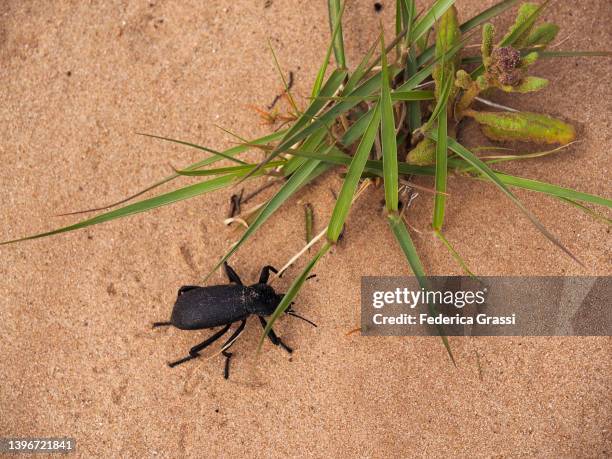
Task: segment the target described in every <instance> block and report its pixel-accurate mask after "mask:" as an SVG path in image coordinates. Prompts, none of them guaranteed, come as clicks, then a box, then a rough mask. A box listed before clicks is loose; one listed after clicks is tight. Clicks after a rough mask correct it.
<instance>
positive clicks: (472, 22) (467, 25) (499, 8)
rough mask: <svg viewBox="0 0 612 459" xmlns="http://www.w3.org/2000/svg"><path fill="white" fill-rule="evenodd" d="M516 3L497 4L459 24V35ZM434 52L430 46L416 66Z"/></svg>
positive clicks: (514, 1)
mask: <svg viewBox="0 0 612 459" xmlns="http://www.w3.org/2000/svg"><path fill="white" fill-rule="evenodd" d="M518 2H519V0H504V1H501V2H499V3H496V4H495V5H493V6H492V7H491V8H489V9H486V10H485V11H483V12H482V13H480V14H478V15H476V16H474V17H473V18H472V19H469V20H468V21H466V22H464V23H463V24H461V26H460V27H459V28H460V30H461V33H462V34H465V33H467V32H469V31H470V30H473V29H475V28H476V27H478V26H479V25H481V24H484V23H485V22H487V21H489V20H491V19H493V18H495V17H497V16H499V15H500V14H501V13H503V12H504V11H506V10H508V9H510V8H512V7H513V6H514V5H516V4H517V3H518ZM434 52H435V46H430V47H429V48H427V49H426V50H425V51H423V52H422V53H421V54H420V55H419V57H418V59H417V65H419V66H420V65H423V64H424V63H425V62H427V61H428V60H429V59H431V58H432V57H433V55H434Z"/></svg>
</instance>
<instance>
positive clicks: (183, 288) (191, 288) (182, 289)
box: [178, 285, 198, 296]
mask: <svg viewBox="0 0 612 459" xmlns="http://www.w3.org/2000/svg"><path fill="white" fill-rule="evenodd" d="M194 288H198V286H197V285H183V286H182V287H181V288H179V289H178V296H181V295H182V294H183V293H185V292H188V291H189V290H193V289H194Z"/></svg>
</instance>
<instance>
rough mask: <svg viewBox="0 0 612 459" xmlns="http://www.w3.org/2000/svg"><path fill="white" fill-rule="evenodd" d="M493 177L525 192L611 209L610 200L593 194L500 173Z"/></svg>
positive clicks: (611, 203)
mask: <svg viewBox="0 0 612 459" xmlns="http://www.w3.org/2000/svg"><path fill="white" fill-rule="evenodd" d="M495 175H496V177H497V178H498V179H499V180H500V181H501V182H502V183H504V184H505V185H509V186H513V187H517V188H523V189H525V190H531V191H538V192H540V193H544V194H548V195H550V196H555V197H558V198H566V199H572V200H574V201H583V202H589V203H591V204H597V205H599V206H604V207H612V200H610V199H606V198H603V197H600V196H596V195H593V194H588V193H582V192H580V191H576V190H572V189H571V188H564V187H560V186H557V185H553V184H551V183H546V182H540V181H538V180H533V179H528V178H523V177H516V176H514V175H509V174H504V173H502V172H495Z"/></svg>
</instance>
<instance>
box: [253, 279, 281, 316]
mask: <svg viewBox="0 0 612 459" xmlns="http://www.w3.org/2000/svg"><path fill="white" fill-rule="evenodd" d="M249 290H251V291H252V292H253V293H254V297H255V298H253V301H250V302H249V304H247V310H248V311H249V312H250V313H251V314H257V315H259V316H269V315H270V314H272V313H273V312H274V310H275V309H276V307H277V306H278V304H279V303H280V300H281V299H280V297H279V296H278V295H277V294H276V292H275V291H274V289H273V288H272V287H270V286H269V285H267V284H253V285H250V286H249Z"/></svg>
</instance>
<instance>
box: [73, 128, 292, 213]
mask: <svg viewBox="0 0 612 459" xmlns="http://www.w3.org/2000/svg"><path fill="white" fill-rule="evenodd" d="M285 133H286V130H284V129H283V130H280V131H277V132H274V133H272V134H268V135H266V136H263V137H259V138H258V139H254V140H252V141H251V142H249V144H250V145H238V146H236V147H232V148H230V149H228V150H225V151H223V153H224V154H225V156H235V155H238V154H240V153H243V152H245V151H247V150H249V149H250V148H252V147H251V146H252V145H266V144H268V143H270V142H275V141H277V140H279V139H280V138H281V137H282V136H283V135H285ZM188 145H189V144H188ZM189 146H191V145H189ZM199 147H200V145H195V146H194V148H198V149H201V148H199ZM222 159H224V157H223V156H211V157H210V158H206V159H203V160H201V161H198V162H196V163H193V164H191V165H189V166H187V167H186V168H184V169H183V170H194V169H198V168H200V167H205V166H208V165H210V164H213V163H215V162H217V161H220V160H222ZM178 177H180V175H179V174H176V173H175V174H171V175H168V176H167V177H164V178H163V179H161V180H159V181H157V182H155V183H153V184H152V185H149V186H148V187H146V188H144V189H142V190H140V191H138V192H137V193H134V194H132V195H130V196H128V197H126V198H123V199H121V200H119V201H115V202H113V203H111V204H108V205H106V206H100V207H95V208H91V209H85V210H79V211H76V212H69V213H66V214H62V215H77V214H83V213H87V212H99V211H101V210H107V209H110V208H111V207H115V206H119V205H121V204H125V203H126V202H128V201H131V200H132V199H135V198H137V197H139V196H142V195H143V194H145V193H147V192H149V191H151V190H154V189H155V188H157V187H159V186H161V185H164V184H165V183H168V182H170V181H172V180H174V179H176V178H178Z"/></svg>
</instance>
